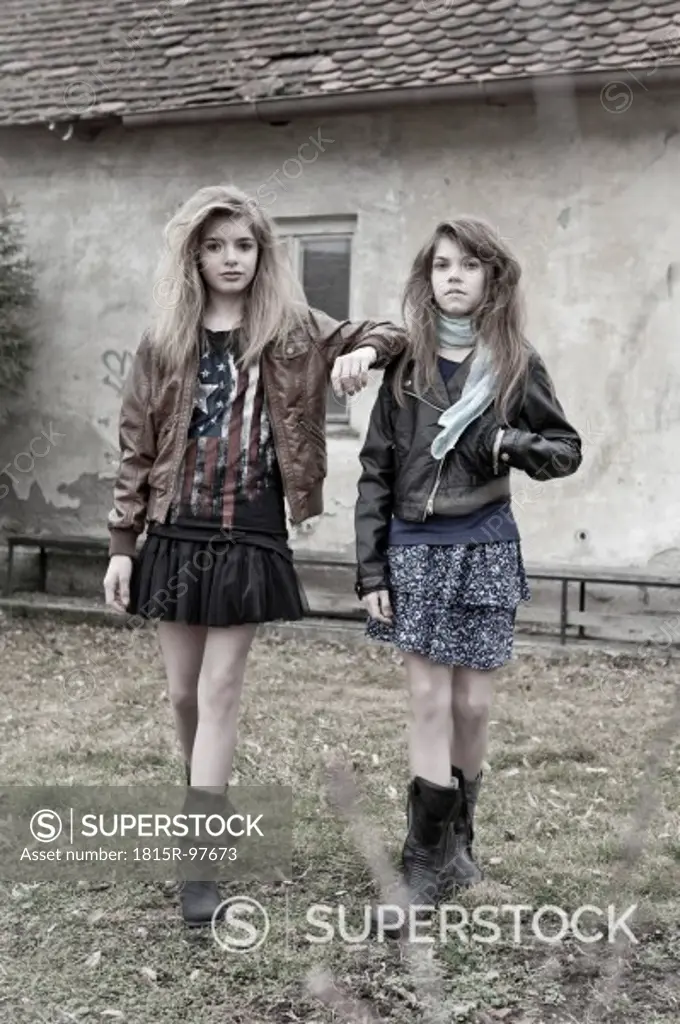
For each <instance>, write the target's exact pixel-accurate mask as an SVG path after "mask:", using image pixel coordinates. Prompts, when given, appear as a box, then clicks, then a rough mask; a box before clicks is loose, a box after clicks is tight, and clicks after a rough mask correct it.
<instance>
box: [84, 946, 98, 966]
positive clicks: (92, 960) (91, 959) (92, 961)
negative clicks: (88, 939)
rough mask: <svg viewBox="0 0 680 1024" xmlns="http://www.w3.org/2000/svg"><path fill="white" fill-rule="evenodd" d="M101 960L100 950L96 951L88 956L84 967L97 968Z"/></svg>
mask: <svg viewBox="0 0 680 1024" xmlns="http://www.w3.org/2000/svg"><path fill="white" fill-rule="evenodd" d="M101 958H102V954H101V950H99V949H98V950H96V951H95V952H94V953H92V954H91V956H88V958H87V960H86V961H85V966H86V967H90V968H92V967H98V966H99V962H100V960H101Z"/></svg>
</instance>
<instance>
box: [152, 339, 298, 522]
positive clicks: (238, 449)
mask: <svg viewBox="0 0 680 1024" xmlns="http://www.w3.org/2000/svg"><path fill="white" fill-rule="evenodd" d="M235 333H236V332H226V331H207V330H206V331H205V335H206V339H207V344H206V345H205V346H204V349H203V352H202V355H201V358H200V362H199V369H198V377H197V380H196V387H195V392H194V408H193V413H192V417H191V422H190V424H189V431H188V437H187V447H186V451H185V455H184V462H183V466H182V470H181V472H180V475H179V486H178V493H177V494H176V495H175V500H174V502H173V507H172V511H171V522H174V523H177V524H180V523H186V522H187V520H192V521H194V522H196V521H201V522H208V523H211V524H219V525H220V526H225V527H238V528H239V529H245V530H255V531H259V532H272V533H280V532H284V531H285V510H284V502H283V486H282V481H281V475H280V471H279V467H278V462H277V459H276V450H275V447H274V439H273V435H272V431H271V425H270V421H269V416H268V413H267V409H266V403H265V395H264V386H263V383H262V376H261V373H260V366H259V364H255V365H254V366H250V367H248V368H247V369H241V368H239V367H238V366H237V365H236V358H235V355H236V351H237V349H236V347H235V340H236V338H235Z"/></svg>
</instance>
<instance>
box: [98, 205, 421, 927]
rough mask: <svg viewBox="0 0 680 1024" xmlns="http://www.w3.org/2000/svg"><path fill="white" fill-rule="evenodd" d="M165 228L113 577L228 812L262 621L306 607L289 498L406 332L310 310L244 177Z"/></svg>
mask: <svg viewBox="0 0 680 1024" xmlns="http://www.w3.org/2000/svg"><path fill="white" fill-rule="evenodd" d="M165 234H166V243H167V245H166V253H165V256H164V259H163V261H162V263H161V266H160V269H159V274H158V280H157V282H156V286H155V289H154V299H155V302H156V305H157V307H158V315H157V320H156V323H155V325H154V326H153V328H152V329H150V330H149V331H147V332H146V333H145V334H144V336H143V338H142V341H141V343H140V345H139V348H138V351H137V353H136V356H135V360H134V365H133V367H132V369H131V372H130V374H129V376H128V379H127V381H126V384H125V389H124V394H123V399H122V408H121V413H120V431H119V433H120V467H119V470H118V475H117V479H116V483H115V488H114V504H113V509H112V511H111V513H110V516H109V521H108V526H109V530H110V536H111V544H110V553H111V560H110V564H109V568H108V571H107V573H106V578H105V580H104V588H105V592H106V599H107V603H108V604H110V605H111V606H113V607H115V608H117V609H118V610H120V611H128V612H130V613H132V614H133V615H135V616H138V617H139V620H140V621H141V620H142V619H157V620H159V627H158V628H159V638H160V645H161V650H162V655H163V660H164V663H165V668H166V674H167V680H168V689H169V696H170V700H171V703H172V707H173V711H174V717H175V724H176V729H177V735H178V738H179V742H180V744H181V746H182V750H183V753H184V758H185V761H186V775H187V782H188V783H189V784H190V785H189V789H188V798H190V800H191V801H193V802H192V806H196V807H203V808H212V809H217V810H218V812H219V811H220V809H221V810H222V812H224V811H225V810H226V808H227V807H228V802H227V799H226V787H227V785H228V783H229V779H230V775H231V769H232V760H233V755H234V747H235V743H236V725H237V714H238V707H239V699H240V694H241V687H242V684H243V677H244V671H245V665H246V658H247V655H248V652H249V650H250V647H251V644H252V642H253V638H254V636H255V631H256V629H257V624H258V623H261V622H271V621H275V620H284V619H285V620H293V619H299V618H301V617H302V616H303V614H304V612H305V607H306V602H305V599H304V594H303V591H302V588H301V586H300V584H299V581H298V578H297V574H296V572H295V568H294V565H293V559H292V553H291V550H290V548H289V545H288V528H287V527H288V524H287V522H286V511H288V515H289V520H290V523H291V524H298V523H301V522H303V521H304V520H305V519H308V518H309V517H311V516H315V515H318V514H320V513H321V511H322V486H323V481H324V478H325V476H326V470H327V458H326V442H325V409H326V392H327V388H328V384H329V381H330V380H332V381H333V385H334V389H335V391H336V394H343V393H346V394H354V393H355V392H356V391H357V390H360V389H361V388H362V387H363V386H364V385H365V384H366V383H367V371H368V368H369V367H370V366H374V367H378V368H379V367H382V366H385V365H386V364H387V362H389V360H390V359H392V358H393V357H394V356H396V355H398V353H399V352H400V351H401V350H402V349H403V347H404V344H405V336H404V334H403V332H402V331H400V330H398V329H397V328H396V327H394V326H393V325H391V324H389V323H384V322H376V321H363V322H360V323H355V324H350V323H348V322H342V323H340V322H337V321H335V320H333V319H332V318H331V317H328V316H326V315H325V314H323V313H320V312H318V311H316V310H311V309H309V308H308V306H307V303H306V302H305V300H304V295H303V294H302V292H301V290H300V288H299V286H298V285H297V282H296V280H295V278H294V276H293V274H292V271H291V270H290V268H289V266H288V263H287V260H286V259H284V249H283V246H282V244H281V242H278V241H277V239H276V237H275V234H274V227H273V223H272V221H271V220H270V218H269V217H268V216H266V215H265V213H264V212H263V211H262V209H261V208H260V207H259V206H258V204H257V203H256V202H254V201H253V200H252V199H249V198H248V197H247V196H246V195H245V194H244V193H243V192H241V191H240V190H238V189H235V188H231V187H222V186H218V187H210V188H204V189H201V190H200V191H198V192H197V193H196V194H195V195H194V196H192V198H191V199H189V200H188V202H187V203H186V204H185V205H184V206H183V207H182V208H181V209H180V211H179V212H178V213H177V214H176V216H175V217H173V218H172V220H171V221H170V223H169V224H168V226H167V228H166V232H165ZM286 505H287V506H288V509H286ZM145 527H146V530H147V536H146V540H145V542H144V544H143V546H142V548H141V551H140V552H139V553H138V554H136V542H137V537H138V536H139V534H141V533H142V531H143V530H144V528H145ZM219 904H220V897H219V891H218V889H217V886H216V884H215V883H214V882H210V881H190V882H187V883H186V884H185V885H184V887H183V891H182V908H183V914H184V918H185V920H186V922H187V923H188V924H190V925H201V924H209V923H210V921H211V918H212V916H213V913H214V912H215V911H216V910H217V908H218V907H219Z"/></svg>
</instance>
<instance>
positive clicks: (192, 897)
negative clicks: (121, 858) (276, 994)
mask: <svg viewBox="0 0 680 1024" xmlns="http://www.w3.org/2000/svg"><path fill="white" fill-rule="evenodd" d="M187 776H188V772H187ZM227 807H228V802H227V797H226V793H225V792H219V793H213V792H211V791H209V790H201V789H196V788H194V787H191V786H189V787H188V789H187V795H186V797H185V799H184V813H185V814H201V813H202V814H206V815H211V814H219V815H223V816H224V815H226V813H227ZM215 842H217V843H220V842H223V840H220V839H218V840H215V839H214V838H213V837H212V836H209V835H207V833H206V834H205V835H199V836H191V837H188V838H186V839H183V840H182V847H183V849H184V850H185V852H186V853H187V854H188V851H189V850H190V849H191V848H192V847H198V846H205V847H208V848H209V847H211V846H212V845H214V844H215ZM209 864H210V862H209V859H202V862H201V864H200V867H202V868H203V871H201V870H196V868H197V866H198V865H196V864H192V860H191V859H189V857H188V856H187V859H186V860H185V862H184V864H183V868H184V873H185V874H186V875H187V876H188V877H185V878H183V880H182V884H181V887H180V903H181V907H182V917H183V919H184V923H185V924H186V925H187V926H188V927H189V928H200V927H204V926H205V925H209V924H210V923H211V922H212V920H213V916H214V914H215V911H216V910H217V908H218V907H219V906H220V903H221V902H222V898H221V896H220V891H219V889H218V887H217V882H215V881H214V880H213V879H211V878H206V877H205V874H206V871H208V869H209ZM206 865H207V867H206ZM192 869H193V870H192ZM193 872H195V874H196V876H200V875H203V877H191V875H192V874H193Z"/></svg>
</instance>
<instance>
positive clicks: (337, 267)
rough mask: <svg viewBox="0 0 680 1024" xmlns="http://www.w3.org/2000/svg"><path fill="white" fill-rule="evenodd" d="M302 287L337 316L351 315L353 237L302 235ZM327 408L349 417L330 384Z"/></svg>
mask: <svg viewBox="0 0 680 1024" xmlns="http://www.w3.org/2000/svg"><path fill="white" fill-rule="evenodd" d="M300 246H301V250H302V287H303V288H304V291H305V296H306V298H307V302H308V303H309V305H310V306H314V308H315V309H320V310H322V311H323V312H324V313H327V314H328V315H329V316H332V317H334V318H335V319H336V320H346V319H347V318H348V316H349V284H350V281H349V277H350V258H351V246H352V240H351V238H349V237H347V236H344V235H326V236H316V237H312V238H303V239H300ZM326 411H327V414H328V416H329V418H331V419H342V420H347V419H348V418H349V417H348V412H347V399H346V398H342V399H340V400H338V399H337V398H336V397H335V395H334V394H333V389H332V388H331V387H329V389H328V395H327V403H326Z"/></svg>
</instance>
